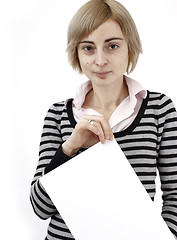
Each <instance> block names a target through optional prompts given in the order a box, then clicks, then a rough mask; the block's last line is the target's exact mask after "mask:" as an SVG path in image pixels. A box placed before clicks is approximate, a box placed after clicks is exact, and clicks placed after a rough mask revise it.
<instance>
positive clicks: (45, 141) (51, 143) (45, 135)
mask: <svg viewBox="0 0 177 240" xmlns="http://www.w3.org/2000/svg"><path fill="white" fill-rule="evenodd" d="M62 106H63V104H61V107H62ZM60 116H61V111H60V104H54V105H53V106H52V107H51V108H50V109H49V110H48V112H47V115H46V117H45V120H44V126H43V131H42V136H41V142H40V149H39V162H38V165H37V168H36V172H35V175H34V179H33V181H32V184H31V193H30V200H31V203H32V206H33V209H34V212H35V213H36V214H37V215H38V216H39V217H40V218H42V219H47V218H49V217H51V216H53V215H55V214H56V213H57V209H56V208H55V206H54V205H53V203H52V201H51V199H50V197H49V196H48V194H47V193H46V191H45V189H44V188H43V186H42V184H41V183H40V177H41V176H43V175H44V174H46V173H48V172H49V171H51V170H52V169H54V168H56V167H58V166H59V165H61V164H63V163H64V162H66V161H67V160H69V157H68V156H66V155H65V154H64V153H63V152H62V149H61V143H62V138H61V131H60Z"/></svg>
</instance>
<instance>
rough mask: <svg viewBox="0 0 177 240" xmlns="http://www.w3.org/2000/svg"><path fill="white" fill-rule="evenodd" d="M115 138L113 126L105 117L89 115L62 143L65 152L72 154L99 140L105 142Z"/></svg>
mask: <svg viewBox="0 0 177 240" xmlns="http://www.w3.org/2000/svg"><path fill="white" fill-rule="evenodd" d="M89 120H91V122H90V121H89ZM113 138H114V135H113V133H112V130H111V127H110V125H109V123H108V121H107V120H106V119H105V118H104V117H102V116H101V117H100V116H89V115H87V116H85V118H84V119H82V120H81V121H80V122H79V123H77V124H76V127H75V129H74V131H73V133H72V134H71V136H70V137H69V138H68V139H67V140H66V142H64V143H63V144H62V148H63V152H64V153H65V154H67V155H69V156H72V155H74V154H75V153H76V152H77V151H78V150H79V149H80V148H83V147H91V146H93V145H94V144H96V143H98V142H99V141H100V142H101V143H102V144H104V143H105V139H107V140H111V141H112V140H113Z"/></svg>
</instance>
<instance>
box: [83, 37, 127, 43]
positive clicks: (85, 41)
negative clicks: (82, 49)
mask: <svg viewBox="0 0 177 240" xmlns="http://www.w3.org/2000/svg"><path fill="white" fill-rule="evenodd" d="M113 40H124V39H123V38H117V37H113V38H108V39H106V40H105V41H104V42H105V43H107V42H110V41H113ZM81 43H90V44H94V42H93V41H87V40H84V41H81V42H80V44H81Z"/></svg>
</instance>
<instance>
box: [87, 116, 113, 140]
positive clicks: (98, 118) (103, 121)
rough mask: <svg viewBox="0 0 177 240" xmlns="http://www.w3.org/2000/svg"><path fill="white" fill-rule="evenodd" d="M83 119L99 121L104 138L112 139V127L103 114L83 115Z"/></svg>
mask: <svg viewBox="0 0 177 240" xmlns="http://www.w3.org/2000/svg"><path fill="white" fill-rule="evenodd" d="M85 119H86V120H89V119H91V120H92V121H95V122H97V123H100V126H101V128H102V131H103V133H104V138H105V139H107V140H113V139H114V135H113V132H112V129H111V127H110V124H109V123H108V121H107V119H106V118H104V117H103V116H95V115H87V116H85Z"/></svg>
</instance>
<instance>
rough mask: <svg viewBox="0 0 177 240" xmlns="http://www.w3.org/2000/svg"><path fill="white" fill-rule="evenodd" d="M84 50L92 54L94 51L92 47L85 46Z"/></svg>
mask: <svg viewBox="0 0 177 240" xmlns="http://www.w3.org/2000/svg"><path fill="white" fill-rule="evenodd" d="M83 49H84V50H85V51H86V52H91V51H92V50H93V47H91V46H84V47H83Z"/></svg>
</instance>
